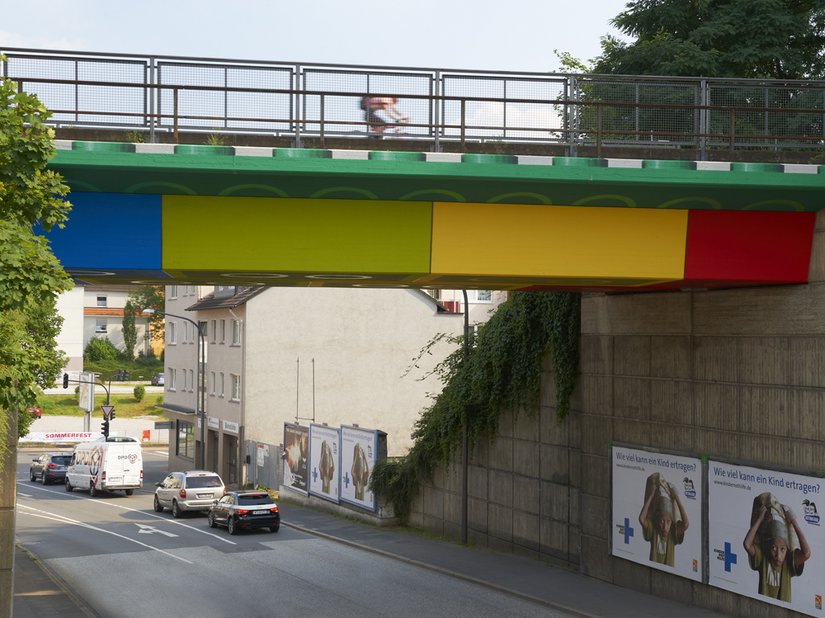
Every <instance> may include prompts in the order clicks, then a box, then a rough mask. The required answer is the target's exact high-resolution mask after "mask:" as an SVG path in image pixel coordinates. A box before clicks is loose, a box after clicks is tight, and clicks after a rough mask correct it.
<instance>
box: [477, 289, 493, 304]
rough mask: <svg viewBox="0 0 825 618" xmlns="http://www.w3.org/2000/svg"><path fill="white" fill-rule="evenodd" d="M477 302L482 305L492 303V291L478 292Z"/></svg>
mask: <svg viewBox="0 0 825 618" xmlns="http://www.w3.org/2000/svg"><path fill="white" fill-rule="evenodd" d="M476 300H477V301H478V302H480V303H489V302H492V300H493V293H492V291H490V290H476Z"/></svg>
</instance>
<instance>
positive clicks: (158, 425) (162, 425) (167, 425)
mask: <svg viewBox="0 0 825 618" xmlns="http://www.w3.org/2000/svg"><path fill="white" fill-rule="evenodd" d="M155 429H172V421H155Z"/></svg>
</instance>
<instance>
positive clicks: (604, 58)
mask: <svg viewBox="0 0 825 618" xmlns="http://www.w3.org/2000/svg"><path fill="white" fill-rule="evenodd" d="M611 23H612V24H613V25H614V26H615V27H616V28H617V29H618V30H619V31H620V32H622V33H623V34H625V35H627V36H628V37H631V38H632V39H633V40H631V41H630V42H626V41H623V40H621V39H619V38H617V37H615V36H606V37H604V38H603V39H602V53H601V55H600V56H599V57H598V58H597V59H596V64H595V67H594V68H595V71H596V72H597V73H613V74H624V75H685V76H704V77H753V78H773V79H814V78H821V77H822V75H823V73H824V72H825V71H824V69H825V54H823V50H825V3H823V2H822V0H634V1H632V2H628V3H627V5H626V8H625V10H624V11H623V12H621V13H619V14H618V15H617V16H616V17H615V18H613V20H612V22H611Z"/></svg>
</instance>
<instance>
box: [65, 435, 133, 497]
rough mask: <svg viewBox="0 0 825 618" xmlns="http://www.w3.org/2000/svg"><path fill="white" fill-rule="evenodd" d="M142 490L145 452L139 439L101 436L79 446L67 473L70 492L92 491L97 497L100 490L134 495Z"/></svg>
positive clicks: (92, 494) (90, 492)
mask: <svg viewBox="0 0 825 618" xmlns="http://www.w3.org/2000/svg"><path fill="white" fill-rule="evenodd" d="M142 487H143V451H142V450H141V446H140V442H138V441H137V440H136V439H134V438H128V437H121V436H110V437H108V438H104V437H103V436H101V437H100V438H99V439H98V440H95V441H94V442H81V443H80V444H78V445H77V446H76V447H75V449H74V453H72V461H71V463H69V468H68V469H67V470H66V491H72V490H73V489H88V490H89V495H90V496H92V497H94V496H95V495H97V493H98V492H99V491H115V490H121V489H122V490H124V491H125V492H126V495H127V496H131V495H132V494H133V493H134V491H135V489H140V488H142Z"/></svg>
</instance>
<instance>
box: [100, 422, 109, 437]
mask: <svg viewBox="0 0 825 618" xmlns="http://www.w3.org/2000/svg"><path fill="white" fill-rule="evenodd" d="M100 433H102V434H103V435H104V436H105V437H107V438H108V437H109V421H103V422H102V423H100Z"/></svg>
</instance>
